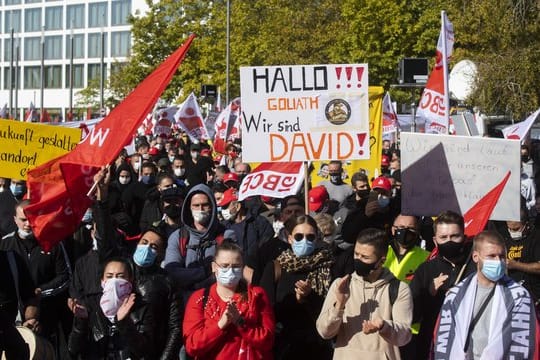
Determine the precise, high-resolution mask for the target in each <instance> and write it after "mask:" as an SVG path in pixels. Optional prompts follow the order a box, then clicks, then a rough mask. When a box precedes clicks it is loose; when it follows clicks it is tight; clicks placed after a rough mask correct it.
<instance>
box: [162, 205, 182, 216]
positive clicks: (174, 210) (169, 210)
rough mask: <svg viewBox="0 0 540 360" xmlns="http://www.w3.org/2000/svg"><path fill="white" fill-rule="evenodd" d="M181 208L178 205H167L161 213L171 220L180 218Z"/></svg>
mask: <svg viewBox="0 0 540 360" xmlns="http://www.w3.org/2000/svg"><path fill="white" fill-rule="evenodd" d="M181 212H182V208H181V207H180V206H179V205H167V206H165V207H164V208H163V213H164V214H165V215H167V216H168V217H169V218H171V219H178V218H180V214H181Z"/></svg>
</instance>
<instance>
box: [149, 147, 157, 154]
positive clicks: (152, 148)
mask: <svg viewBox="0 0 540 360" xmlns="http://www.w3.org/2000/svg"><path fill="white" fill-rule="evenodd" d="M157 154H159V150H158V149H157V148H155V147H151V148H150V149H148V155H152V156H155V155H157Z"/></svg>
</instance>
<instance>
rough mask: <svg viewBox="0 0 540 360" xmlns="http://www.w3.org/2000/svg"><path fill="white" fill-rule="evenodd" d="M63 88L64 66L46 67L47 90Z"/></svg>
mask: <svg viewBox="0 0 540 360" xmlns="http://www.w3.org/2000/svg"><path fill="white" fill-rule="evenodd" d="M61 87H62V65H53V66H45V88H46V89H60V88H61Z"/></svg>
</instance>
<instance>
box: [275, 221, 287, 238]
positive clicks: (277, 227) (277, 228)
mask: <svg viewBox="0 0 540 360" xmlns="http://www.w3.org/2000/svg"><path fill="white" fill-rule="evenodd" d="M272 227H273V228H274V233H276V235H277V234H278V233H279V232H280V231H281V229H283V228H284V227H285V225H283V223H282V222H281V221H279V220H278V221H274V223H273V224H272Z"/></svg>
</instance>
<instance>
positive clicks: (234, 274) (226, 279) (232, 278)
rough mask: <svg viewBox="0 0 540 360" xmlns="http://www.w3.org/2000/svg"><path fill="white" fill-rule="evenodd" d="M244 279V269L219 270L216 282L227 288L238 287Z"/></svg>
mask: <svg viewBox="0 0 540 360" xmlns="http://www.w3.org/2000/svg"><path fill="white" fill-rule="evenodd" d="M241 279H242V268H232V267H231V268H226V269H223V268H218V270H217V272H216V281H217V282H218V283H220V284H221V285H223V286H226V287H236V285H238V283H239V282H240V280H241Z"/></svg>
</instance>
